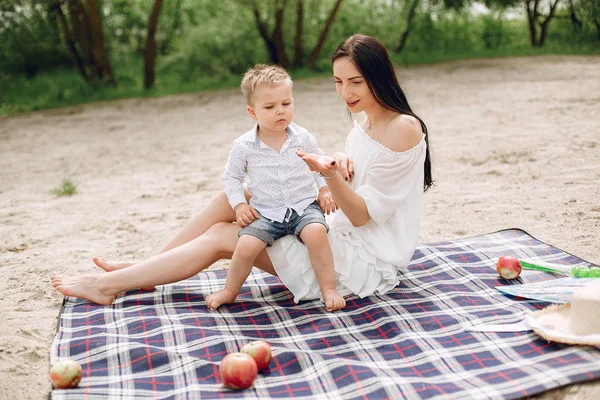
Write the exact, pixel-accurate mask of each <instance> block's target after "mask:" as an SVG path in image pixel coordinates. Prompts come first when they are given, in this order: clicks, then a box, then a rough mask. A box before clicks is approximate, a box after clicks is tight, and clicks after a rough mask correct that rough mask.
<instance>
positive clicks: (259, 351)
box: [240, 340, 271, 371]
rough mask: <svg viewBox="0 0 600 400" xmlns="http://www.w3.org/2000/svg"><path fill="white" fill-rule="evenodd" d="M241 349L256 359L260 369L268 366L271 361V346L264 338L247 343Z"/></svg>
mask: <svg viewBox="0 0 600 400" xmlns="http://www.w3.org/2000/svg"><path fill="white" fill-rule="evenodd" d="M240 351H241V352H242V353H246V354H248V355H249V356H250V357H252V358H253V359H254V361H255V362H256V366H257V367H258V370H259V371H262V370H263V369H265V368H267V367H268V366H269V363H270V362H271V346H269V343H267V342H263V341H262V340H256V341H254V342H250V343H247V344H245V345H244V346H243V347H242V349H241V350H240Z"/></svg>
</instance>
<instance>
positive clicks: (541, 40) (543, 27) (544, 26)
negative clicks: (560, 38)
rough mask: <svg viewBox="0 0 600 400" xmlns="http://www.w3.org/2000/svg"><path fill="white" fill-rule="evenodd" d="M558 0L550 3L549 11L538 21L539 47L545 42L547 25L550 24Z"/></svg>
mask: <svg viewBox="0 0 600 400" xmlns="http://www.w3.org/2000/svg"><path fill="white" fill-rule="evenodd" d="M559 2H560V0H555V2H554V4H551V5H550V12H549V13H548V16H547V17H546V19H545V20H543V21H542V22H541V23H540V28H541V32H540V38H539V40H538V44H539V47H543V46H544V44H545V43H546V38H547V37H548V27H549V26H550V21H551V20H552V18H554V16H555V14H556V8H557V6H558V3H559Z"/></svg>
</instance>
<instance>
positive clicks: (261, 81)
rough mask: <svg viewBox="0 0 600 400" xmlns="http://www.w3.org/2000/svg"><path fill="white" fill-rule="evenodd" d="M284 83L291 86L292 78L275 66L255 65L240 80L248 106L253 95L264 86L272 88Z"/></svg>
mask: <svg viewBox="0 0 600 400" xmlns="http://www.w3.org/2000/svg"><path fill="white" fill-rule="evenodd" d="M284 82H289V84H290V86H292V85H293V83H292V78H291V77H290V74H288V73H287V71H286V70H285V69H283V68H281V67H280V66H277V65H267V64H256V65H255V66H254V67H252V68H250V69H249V70H248V71H247V72H246V73H245V74H244V78H243V79H242V84H241V85H240V86H241V88H242V93H243V94H244V96H245V97H246V102H247V103H248V104H250V102H251V101H252V96H253V95H254V93H255V92H256V91H257V90H258V89H260V88H263V87H265V86H268V87H272V86H276V85H279V84H281V83H284Z"/></svg>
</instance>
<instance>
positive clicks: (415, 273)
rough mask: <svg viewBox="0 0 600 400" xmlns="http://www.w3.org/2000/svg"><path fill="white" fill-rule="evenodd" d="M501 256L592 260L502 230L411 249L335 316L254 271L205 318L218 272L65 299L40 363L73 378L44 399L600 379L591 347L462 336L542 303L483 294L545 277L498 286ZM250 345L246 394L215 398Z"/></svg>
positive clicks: (532, 338)
mask: <svg viewBox="0 0 600 400" xmlns="http://www.w3.org/2000/svg"><path fill="white" fill-rule="evenodd" d="M500 255H514V256H516V257H522V258H528V259H531V260H537V261H550V262H553V263H562V264H571V265H573V264H577V265H590V264H589V263H586V262H584V261H582V260H580V259H578V258H576V257H574V256H572V255H569V254H567V253H565V252H563V251H561V250H559V249H556V248H554V247H551V246H549V245H546V244H544V243H541V242H539V241H537V240H536V239H534V238H532V237H531V236H529V235H528V234H527V233H525V232H523V231H521V230H516V229H512V230H505V231H501V232H496V233H492V234H488V235H483V236H478V237H474V238H468V239H461V240H455V241H448V242H439V243H431V244H424V245H421V246H419V248H418V249H417V251H416V252H415V254H414V257H413V260H412V263H411V265H410V266H409V267H408V270H407V271H405V272H404V273H403V276H402V279H401V283H400V285H399V286H398V287H397V288H395V289H394V290H393V291H391V292H390V293H388V294H386V295H374V296H370V297H367V298H364V299H360V298H358V297H349V298H347V307H346V308H345V309H344V310H342V311H339V312H335V313H327V312H325V308H324V304H322V303H321V302H320V301H317V300H316V301H306V302H302V303H300V304H299V305H296V304H294V302H293V301H292V294H291V293H290V292H289V291H288V290H286V288H285V287H284V286H283V285H282V284H281V282H280V281H279V279H278V278H276V277H273V276H270V275H268V274H266V273H263V272H260V271H258V270H254V271H253V272H252V275H251V276H250V278H249V279H248V281H247V283H246V284H245V285H244V287H243V289H242V293H241V294H240V296H239V298H238V301H237V302H236V303H235V304H232V305H229V306H223V307H221V308H220V309H219V310H218V311H212V312H211V311H209V310H208V309H207V307H206V303H205V302H204V296H205V295H206V294H208V293H211V292H214V291H216V290H219V289H220V288H221V287H222V286H223V284H224V280H225V271H209V272H204V273H201V274H199V275H198V276H196V277H193V278H191V279H188V280H186V281H183V282H179V283H177V284H173V285H168V286H162V287H159V288H157V290H155V291H154V292H144V291H132V292H128V293H126V295H124V296H121V297H118V298H117V300H116V301H115V303H114V305H112V306H108V307H104V306H98V305H95V304H91V303H89V302H87V301H84V300H80V299H75V298H71V297H67V298H66V299H65V304H64V307H63V310H62V312H61V317H60V322H59V330H58V333H57V335H56V338H55V340H54V343H53V345H52V349H51V361H55V360H57V359H58V358H72V359H75V360H77V361H78V362H79V363H81V365H82V367H83V379H82V381H81V383H80V384H79V386H78V388H75V389H68V390H54V391H53V392H52V398H53V399H74V398H78V399H79V398H81V399H105V398H111V399H112V398H136V399H138V398H146V397H147V398H158V399H162V398H176V399H199V398H202V399H213V398H257V399H265V398H309V399H317V398H319V399H321V398H332V399H341V398H343V399H389V398H394V399H396V398H409V399H416V398H452V399H473V398H516V397H522V396H529V395H533V394H536V393H540V392H543V391H545V390H548V389H551V388H555V387H558V386H562V385H567V384H570V383H574V382H581V381H586V380H592V379H597V378H599V377H600V348H598V347H584V346H568V345H561V344H554V343H548V342H546V341H545V340H543V339H541V338H539V337H538V336H537V335H536V334H535V333H533V332H514V333H485V332H471V331H468V330H466V329H465V326H466V325H471V324H479V323H484V322H485V323H499V322H516V321H519V320H521V319H522V318H523V316H524V315H525V314H526V313H527V312H529V311H531V310H535V309H539V308H542V307H544V306H546V305H548V303H541V302H534V301H528V300H524V299H517V298H514V297H512V298H510V297H507V296H505V295H503V294H501V293H500V292H499V291H497V290H496V289H494V287H495V286H499V285H508V284H519V283H521V282H535V281H540V280H545V279H553V278H554V276H553V275H551V274H548V273H544V272H538V271H527V270H524V271H523V273H522V275H521V278H519V280H517V281H513V282H509V281H505V280H504V279H502V278H500V277H499V276H498V275H497V273H496V270H495V262H496V260H497V258H498V257H499V256H500ZM256 339H261V340H264V341H266V342H268V343H269V344H270V345H271V347H272V349H273V355H274V358H273V360H272V361H271V364H270V366H269V368H268V369H267V370H265V371H263V372H261V373H259V376H258V378H257V379H256V381H255V382H254V385H253V386H252V387H251V388H250V389H247V390H245V391H241V392H236V391H232V390H229V389H225V388H224V387H223V386H222V385H221V383H220V379H219V374H218V370H219V364H220V362H221V360H222V359H223V357H225V355H226V354H227V353H229V352H235V351H238V350H239V349H240V348H241V347H242V345H244V344H245V343H248V342H250V341H252V340H256Z"/></svg>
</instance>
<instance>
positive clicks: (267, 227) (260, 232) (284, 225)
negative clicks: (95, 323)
mask: <svg viewBox="0 0 600 400" xmlns="http://www.w3.org/2000/svg"><path fill="white" fill-rule="evenodd" d="M258 215H260V218H258V219H256V220H254V221H252V223H251V224H250V225H247V226H245V227H243V228H242V229H241V230H240V231H239V232H238V236H242V235H252V236H255V237H257V238H259V239H260V240H262V241H263V242H265V243H266V244H267V246H271V245H272V244H273V242H274V241H275V240H277V239H280V238H282V237H284V236H286V235H295V236H296V237H297V238H298V240H300V232H302V229H304V227H305V226H306V225H308V224H315V223H317V224H322V225H324V226H325V229H327V231H328V232H329V226H328V225H327V222H325V215H324V214H323V211H321V207H319V203H317V201H316V200H315V201H314V202H312V203H311V204H310V205H309V206H308V207H306V210H304V212H303V213H302V215H298V213H297V212H296V211H294V210H292V209H291V208H289V209H288V211H287V213H286V215H285V219H284V220H283V221H282V222H277V221H273V220H270V219H268V218H266V217H263V216H262V214H260V213H258ZM300 241H302V240H300Z"/></svg>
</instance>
